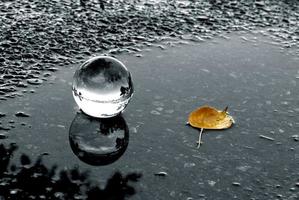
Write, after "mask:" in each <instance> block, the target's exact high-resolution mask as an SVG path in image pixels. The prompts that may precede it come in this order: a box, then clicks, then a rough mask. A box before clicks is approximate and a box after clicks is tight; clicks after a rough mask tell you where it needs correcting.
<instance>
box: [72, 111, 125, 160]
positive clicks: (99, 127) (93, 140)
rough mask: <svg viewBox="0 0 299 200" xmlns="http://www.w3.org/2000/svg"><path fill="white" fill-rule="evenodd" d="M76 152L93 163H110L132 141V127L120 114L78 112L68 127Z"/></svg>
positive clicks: (121, 153)
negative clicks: (97, 116)
mask: <svg viewBox="0 0 299 200" xmlns="http://www.w3.org/2000/svg"><path fill="white" fill-rule="evenodd" d="M69 142H70V146H71V148H72V150H73V152H74V154H75V155H76V156H77V157H78V158H79V159H80V160H81V161H83V162H85V163H87V164H90V165H95V166H98V165H108V164H111V163H113V162H115V161H116V160H117V159H119V158H120V157H121V156H122V155H123V153H124V152H125V151H126V149H127V146H128V143H129V129H128V126H127V124H126V121H125V120H124V118H123V117H122V116H121V115H118V116H116V117H111V118H102V119H99V118H94V117H90V116H88V115H86V114H84V113H78V114H77V115H76V117H75V119H74V120H73V122H72V125H71V127H70V130H69Z"/></svg>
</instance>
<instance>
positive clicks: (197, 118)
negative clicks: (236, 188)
mask: <svg viewBox="0 0 299 200" xmlns="http://www.w3.org/2000/svg"><path fill="white" fill-rule="evenodd" d="M227 109H228V107H226V108H225V109H224V110H222V111H220V110H217V109H216V108H213V107H210V106H202V107H199V108H197V109H196V110H194V111H193V112H191V113H190V115H189V118H188V123H189V124H190V125H191V126H193V127H195V128H200V129H201V130H200V133H199V137H198V142H197V143H198V146H197V147H198V148H199V147H200V145H201V137H202V133H203V130H204V129H226V128H229V127H231V125H232V124H233V123H234V119H233V118H232V117H231V116H230V115H228V113H227Z"/></svg>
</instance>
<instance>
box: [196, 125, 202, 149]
mask: <svg viewBox="0 0 299 200" xmlns="http://www.w3.org/2000/svg"><path fill="white" fill-rule="evenodd" d="M202 132H203V128H201V129H200V133H199V136H198V144H197V148H198V149H199V147H200V144H201V136H202Z"/></svg>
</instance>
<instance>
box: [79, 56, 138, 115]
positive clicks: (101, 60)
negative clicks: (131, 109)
mask: <svg viewBox="0 0 299 200" xmlns="http://www.w3.org/2000/svg"><path fill="white" fill-rule="evenodd" d="M133 92H134V89H133V82H132V79H131V74H130V72H129V71H128V69H127V68H126V67H125V65H124V64H123V63H121V62H120V61H118V60H117V59H115V58H112V57H109V56H98V57H94V58H91V59H90V60H88V61H86V62H85V63H83V64H82V65H81V66H80V67H79V68H78V69H77V71H76V72H75V75H74V79H73V96H74V99H75V101H76V103H77V104H78V106H79V107H80V108H81V110H82V111H83V112H84V113H86V114H87V115H90V116H93V117H97V118H108V117H113V116H116V115H118V114H119V113H120V112H122V111H123V110H124V109H125V108H126V106H127V104H128V103H129V101H130V99H131V97H132V95H133Z"/></svg>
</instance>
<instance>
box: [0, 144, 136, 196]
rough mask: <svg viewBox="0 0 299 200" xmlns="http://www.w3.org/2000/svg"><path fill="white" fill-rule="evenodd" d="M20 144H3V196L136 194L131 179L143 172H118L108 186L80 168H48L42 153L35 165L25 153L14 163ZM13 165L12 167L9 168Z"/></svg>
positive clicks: (0, 162) (0, 160)
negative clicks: (123, 173) (93, 181)
mask: <svg viewBox="0 0 299 200" xmlns="http://www.w3.org/2000/svg"><path fill="white" fill-rule="evenodd" d="M16 149H17V146H16V145H15V144H11V145H10V146H8V147H7V146H4V145H3V144H0V199H2V198H4V199H87V200H93V199H117V200H122V199H125V197H129V196H132V195H134V194H135V193H136V191H135V189H134V187H132V186H130V185H129V183H130V182H137V181H138V180H139V178H140V177H141V174H137V173H131V174H128V175H126V176H123V175H122V174H121V173H119V172H116V173H115V174H114V175H113V176H112V177H111V178H110V179H109V180H108V181H107V185H106V187H105V188H104V189H102V188H100V187H98V186H97V185H95V183H92V182H91V181H90V179H89V174H88V173H87V172H80V171H79V169H78V168H73V169H70V170H62V171H59V170H57V166H52V167H51V168H48V167H47V166H46V165H45V164H43V161H42V157H43V156H40V157H39V158H38V159H37V160H36V161H35V162H34V163H33V164H32V162H31V160H30V158H29V157H28V156H27V155H25V154H23V155H21V158H20V161H21V165H20V166H16V165H13V164H11V163H10V160H11V158H12V156H13V153H14V152H15V151H16ZM9 166H10V167H9Z"/></svg>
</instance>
